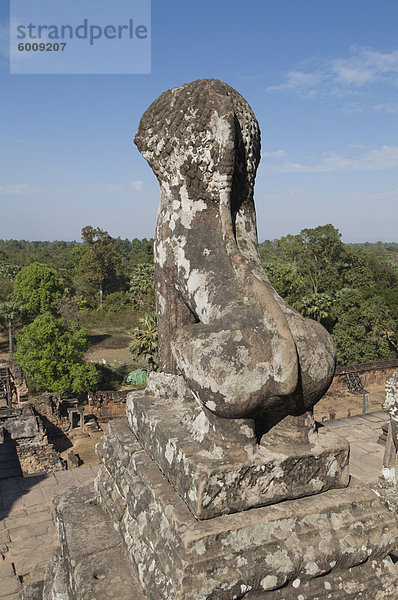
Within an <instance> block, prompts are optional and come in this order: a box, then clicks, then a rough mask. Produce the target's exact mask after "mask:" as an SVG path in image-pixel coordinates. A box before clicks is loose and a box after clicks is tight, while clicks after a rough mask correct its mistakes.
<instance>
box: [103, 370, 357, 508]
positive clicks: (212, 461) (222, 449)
mask: <svg viewBox="0 0 398 600" xmlns="http://www.w3.org/2000/svg"><path fill="white" fill-rule="evenodd" d="M163 379H164V378H163V377H162V380H163ZM151 385H152V384H151ZM192 413H193V414H192ZM203 416H204V415H203V411H202V410H201V409H200V407H197V406H193V405H192V402H191V401H190V399H189V397H188V400H185V401H184V400H180V401H178V400H176V399H175V398H169V399H168V400H167V399H163V398H161V399H159V398H157V397H156V396H151V395H149V394H144V393H142V392H132V393H130V394H129V395H128V397H127V417H128V420H129V423H130V426H131V429H132V430H133V431H134V433H135V435H136V436H137V438H138V440H139V442H140V444H141V445H142V447H143V448H144V449H145V450H146V452H147V453H148V455H149V456H150V457H151V458H152V459H153V460H154V461H155V462H156V463H157V464H158V466H159V467H160V468H161V469H162V471H163V473H165V475H166V477H167V478H168V480H169V481H170V483H171V484H172V485H173V486H174V488H175V489H176V490H177V492H178V493H179V494H180V495H181V497H182V498H183V499H184V501H185V502H186V504H187V506H188V507H189V508H190V510H191V511H192V512H193V514H194V515H195V516H196V517H197V518H199V519H208V518H211V517H215V516H219V515H222V514H226V513H230V512H238V511H241V510H246V509H248V508H251V507H253V506H263V505H266V504H272V503H274V502H279V501H281V500H285V499H287V498H290V499H291V498H300V497H302V496H310V495H312V494H318V493H320V492H323V491H326V490H327V489H331V488H342V487H345V486H346V485H347V484H348V480H349V474H348V459H349V444H348V442H347V441H346V440H345V439H344V438H341V437H339V436H338V435H336V434H334V433H333V432H332V431H330V430H328V429H326V428H321V429H320V430H319V431H318V432H316V431H313V432H312V435H311V436H309V437H308V438H307V439H306V440H305V439H302V440H298V439H291V438H289V436H288V435H286V433H285V432H284V433H285V435H283V436H281V435H275V433H274V431H272V430H271V432H270V433H269V434H267V435H264V436H263V438H262V440H261V444H256V446H253V445H252V444H250V443H249V440H248V439H247V438H246V443H244V442H242V444H240V443H236V441H235V442H234V443H228V440H224V443H223V442H222V441H221V440H216V439H215V440H214V442H212V441H211V437H212V436H211V432H209V430H208V428H206V424H207V420H204V419H203ZM203 425H204V426H203ZM189 426H191V427H190V428H189ZM241 427H242V428H244V427H245V426H244V425H242V426H241ZM243 437H244V436H243V434H241V438H243ZM104 440H105V438H103V440H102V441H101V442H100V444H99V445H98V447H97V452H99V455H100V456H101V452H102V442H103V441H104Z"/></svg>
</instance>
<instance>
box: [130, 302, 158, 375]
mask: <svg viewBox="0 0 398 600" xmlns="http://www.w3.org/2000/svg"><path fill="white" fill-rule="evenodd" d="M139 322H140V325H139V326H138V327H135V328H134V329H133V330H132V332H131V333H132V334H133V340H132V342H131V344H130V352H131V354H132V355H133V356H134V357H136V358H139V357H144V358H145V359H146V360H147V361H148V369H149V370H152V369H153V368H154V367H155V366H156V364H157V354H158V330H157V323H156V312H155V311H153V312H151V313H148V314H146V315H145V316H144V317H142V318H141V319H140V320H139Z"/></svg>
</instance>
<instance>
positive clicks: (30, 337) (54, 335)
mask: <svg viewBox="0 0 398 600" xmlns="http://www.w3.org/2000/svg"><path fill="white" fill-rule="evenodd" d="M88 346H89V343H88V340H87V331H86V330H85V329H83V328H81V327H79V325H78V324H77V323H74V322H73V321H71V322H70V323H67V322H66V321H65V320H64V319H57V318H56V317H54V316H53V315H50V314H45V315H41V316H39V317H37V318H36V319H35V320H34V321H33V322H32V323H30V324H29V325H27V326H25V327H24V328H23V330H22V333H20V334H18V335H17V352H16V353H15V359H16V360H17V362H18V363H19V364H20V365H21V367H22V368H23V369H24V371H25V372H26V373H27V375H28V380H29V384H30V386H32V388H33V389H34V390H35V391H36V392H42V391H54V392H58V393H59V394H62V395H65V394H67V393H82V392H87V391H89V390H95V389H96V387H97V385H98V382H99V379H100V373H99V371H98V369H97V367H96V366H95V365H94V364H87V363H85V361H84V352H85V350H87V348H88Z"/></svg>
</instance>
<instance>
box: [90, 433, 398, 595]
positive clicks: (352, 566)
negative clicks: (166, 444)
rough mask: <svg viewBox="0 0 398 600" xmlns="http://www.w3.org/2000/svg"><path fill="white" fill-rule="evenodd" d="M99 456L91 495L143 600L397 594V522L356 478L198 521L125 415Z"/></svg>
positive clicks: (103, 442) (108, 435)
mask: <svg viewBox="0 0 398 600" xmlns="http://www.w3.org/2000/svg"><path fill="white" fill-rule="evenodd" d="M98 454H99V456H100V458H101V460H102V463H103V467H102V469H101V470H100V472H99V475H98V477H97V480H96V482H95V486H96V489H97V497H98V500H99V502H100V504H101V507H102V508H103V509H104V510H105V511H106V513H107V514H108V516H109V518H110V519H111V521H112V522H113V523H114V527H115V528H116V530H117V531H119V533H120V534H121V536H122V539H123V541H124V545H125V550H126V552H127V555H128V557H129V558H130V561H131V563H132V564H133V565H135V570H136V577H137V578H138V580H139V581H140V582H141V585H142V588H143V590H144V591H145V594H146V596H147V598H148V600H155V599H156V600H159V599H162V598H164V599H166V598H167V599H170V598H173V600H182V599H184V600H210V599H211V600H232V599H234V598H235V599H236V598H243V597H244V598H245V599H246V598H247V600H249V599H250V600H252V599H253V600H254V599H256V600H260V599H261V600H266V599H268V598H269V599H270V600H274V599H275V598H278V599H281V600H282V599H285V600H290V599H295V600H302V599H303V598H304V600H314V599H315V598H319V599H325V600H326V599H338V600H343V599H344V600H345V599H346V598H352V599H353V600H354V599H355V600H357V599H358V598H361V599H368V600H376V599H377V600H382V599H383V600H384V599H387V598H388V599H390V598H391V599H392V598H396V586H397V584H398V573H397V572H396V571H395V567H394V566H393V564H392V562H391V560H390V559H389V558H387V559H386V558H385V557H386V555H387V554H388V552H389V551H391V550H392V549H393V548H394V546H395V543H396V539H397V526H396V522H395V520H394V519H393V518H392V516H391V515H389V513H388V512H387V511H386V510H385V509H383V508H382V506H381V504H380V502H379V500H378V499H377V498H376V496H375V495H374V494H373V493H372V492H371V491H370V490H369V489H367V488H365V487H364V486H362V485H361V484H359V483H351V484H350V486H349V487H348V488H345V489H344V490H330V491H327V492H324V493H322V494H320V495H318V496H314V497H308V498H302V499H299V500H294V501H286V502H283V503H279V504H275V505H272V506H265V507H262V508H254V509H252V510H249V511H243V512H239V513H235V514H230V515H224V516H220V517H215V518H212V519H209V520H199V521H198V520H196V519H195V517H194V516H193V514H192V512H191V511H190V510H189V509H188V508H187V506H186V504H185V503H184V502H183V501H182V499H181V497H180V496H179V494H177V493H176V492H175V490H174V489H173V487H172V486H171V485H170V483H169V482H168V481H167V479H166V477H165V476H164V475H163V474H162V473H161V471H160V470H159V468H158V467H157V465H156V464H155V463H154V461H152V460H151V459H150V458H149V457H148V455H147V453H146V452H145V451H144V450H143V449H142V447H141V446H140V444H139V443H137V441H136V440H135V439H134V437H133V436H132V435H131V431H130V429H129V428H128V427H127V424H126V423H125V422H124V421H113V422H112V423H110V425H109V431H108V433H107V434H106V435H105V436H104V437H103V439H102V441H101V443H100V444H99V447H98ZM278 588H279V589H278Z"/></svg>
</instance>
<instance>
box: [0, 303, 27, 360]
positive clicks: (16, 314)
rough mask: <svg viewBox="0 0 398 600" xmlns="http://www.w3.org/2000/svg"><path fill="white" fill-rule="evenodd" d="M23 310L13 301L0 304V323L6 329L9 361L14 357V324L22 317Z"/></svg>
mask: <svg viewBox="0 0 398 600" xmlns="http://www.w3.org/2000/svg"><path fill="white" fill-rule="evenodd" d="M22 313H23V309H22V308H21V306H19V304H17V303H16V302H14V301H13V300H9V301H8V302H1V303H0V321H2V322H3V323H4V324H5V325H6V326H7V327H8V347H9V354H10V360H12V359H13V356H14V323H15V321H16V320H17V319H19V318H20V317H21V316H22Z"/></svg>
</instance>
